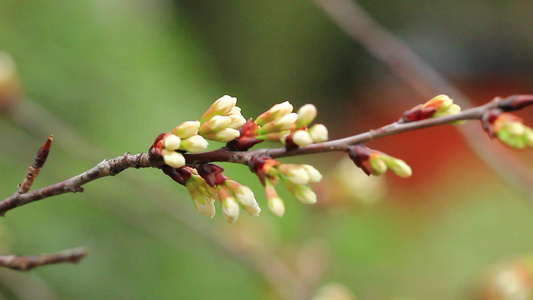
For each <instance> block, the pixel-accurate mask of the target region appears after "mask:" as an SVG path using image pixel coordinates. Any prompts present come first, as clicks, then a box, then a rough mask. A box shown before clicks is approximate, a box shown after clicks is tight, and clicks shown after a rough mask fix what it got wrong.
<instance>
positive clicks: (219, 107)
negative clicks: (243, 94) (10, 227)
mask: <svg viewBox="0 0 533 300" xmlns="http://www.w3.org/2000/svg"><path fill="white" fill-rule="evenodd" d="M235 104H237V98H235V97H231V96H229V95H224V96H222V97H220V98H218V99H217V100H216V101H215V102H214V103H213V104H212V105H211V108H212V109H213V110H214V111H216V112H217V113H218V114H221V115H225V114H227V113H229V112H230V111H231V110H232V109H233V107H235Z"/></svg>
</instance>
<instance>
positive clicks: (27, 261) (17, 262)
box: [0, 248, 88, 271]
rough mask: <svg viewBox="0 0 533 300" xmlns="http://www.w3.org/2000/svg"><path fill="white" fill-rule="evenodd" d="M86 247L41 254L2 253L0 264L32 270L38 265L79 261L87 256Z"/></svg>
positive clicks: (11, 267) (10, 267)
mask: <svg viewBox="0 0 533 300" xmlns="http://www.w3.org/2000/svg"><path fill="white" fill-rule="evenodd" d="M87 254H88V252H87V249H86V248H75V249H69V250H64V251H61V252H59V253H55V254H39V255H31V256H22V255H0V266H2V267H6V268H9V269H14V270H22V271H26V270H30V269H33V268H36V267H40V266H44V265H50V264H57V263H65V262H69V263H78V262H79V261H80V260H81V259H82V258H84V257H85V256H87Z"/></svg>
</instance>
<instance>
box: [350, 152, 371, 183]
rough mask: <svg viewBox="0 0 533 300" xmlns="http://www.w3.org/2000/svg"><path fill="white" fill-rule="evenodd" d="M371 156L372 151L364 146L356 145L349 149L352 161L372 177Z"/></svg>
mask: <svg viewBox="0 0 533 300" xmlns="http://www.w3.org/2000/svg"><path fill="white" fill-rule="evenodd" d="M371 154H372V151H371V150H370V149H369V148H367V147H366V146H364V145H355V146H351V147H350V148H349V149H348V156H349V157H350V159H351V160H352V161H353V162H354V163H355V165H356V166H357V167H359V168H361V170H363V172H365V174H366V175H369V176H370V175H372V166H371V164H370V155H371Z"/></svg>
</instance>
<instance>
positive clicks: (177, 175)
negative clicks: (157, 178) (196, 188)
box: [161, 165, 185, 185]
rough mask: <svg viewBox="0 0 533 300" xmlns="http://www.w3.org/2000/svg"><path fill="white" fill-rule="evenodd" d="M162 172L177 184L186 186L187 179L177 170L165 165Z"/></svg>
mask: <svg viewBox="0 0 533 300" xmlns="http://www.w3.org/2000/svg"><path fill="white" fill-rule="evenodd" d="M161 170H162V171H163V173H165V174H167V175H168V177H170V178H172V180H174V181H175V182H177V183H179V184H181V185H185V178H183V176H181V174H180V173H178V171H177V169H174V168H173V167H171V166H167V165H164V166H163V167H162V168H161Z"/></svg>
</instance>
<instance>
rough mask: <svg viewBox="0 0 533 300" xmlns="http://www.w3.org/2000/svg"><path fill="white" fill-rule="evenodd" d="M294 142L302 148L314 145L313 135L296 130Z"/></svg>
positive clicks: (293, 135)
mask: <svg viewBox="0 0 533 300" xmlns="http://www.w3.org/2000/svg"><path fill="white" fill-rule="evenodd" d="M292 141H293V142H294V143H295V144H296V145H298V146H300V147H307V146H309V145H311V144H312V143H313V139H312V138H311V135H310V134H309V133H308V132H307V131H306V130H296V131H295V132H294V133H293V134H292Z"/></svg>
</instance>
